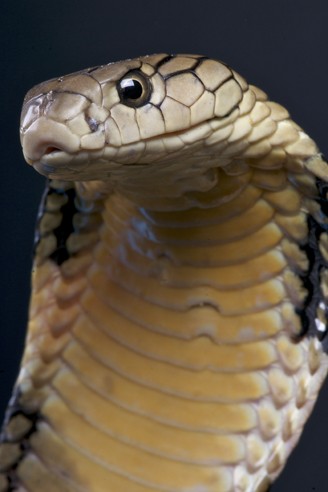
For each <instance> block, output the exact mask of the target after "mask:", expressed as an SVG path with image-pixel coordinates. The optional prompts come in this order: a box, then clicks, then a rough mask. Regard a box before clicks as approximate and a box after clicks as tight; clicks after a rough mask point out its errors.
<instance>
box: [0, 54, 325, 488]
mask: <svg viewBox="0 0 328 492" xmlns="http://www.w3.org/2000/svg"><path fill="white" fill-rule="evenodd" d="M72 93H74V94H72ZM21 133H22V143H23V150H24V152H25V156H26V159H27V160H28V162H29V163H30V164H32V165H33V166H34V167H35V168H36V169H37V170H38V171H40V172H41V173H43V174H45V175H47V176H48V177H49V178H50V181H49V183H48V187H47V191H46V193H45V196H44V199H43V202H42V204H41V207H40V213H39V220H38V230H37V233H36V248H35V264H34V268H33V278H32V296H31V303H30V320H29V326H28V333H27V339H26V348H25V352H24V357H23V360H22V365H21V372H20V374H19V377H18V380H17V383H16V388H15V392H14V396H13V398H12V400H11V402H10V404H9V406H8V411H7V414H6V418H5V422H4V425H3V431H2V434H1V444H0V492H8V491H13V490H20V491H21V492H23V491H31V492H38V491H44V490H45V489H47V490H49V491H51V492H59V491H61V492H62V491H64V492H65V491H67V492H75V491H81V492H101V491H106V492H107V491H113V492H114V491H115V492H120V491H122V492H123V491H124V492H125V491H127V490H128V491H131V492H146V491H149V492H155V491H158V490H161V491H166V492H189V491H199V492H200V491H202V492H253V491H254V492H264V491H267V490H268V488H269V487H270V484H271V483H272V481H273V480H274V479H275V478H276V477H277V476H278V474H279V473H280V471H281V470H282V468H283V467H284V465H285V463H286V460H287V458H288V456H289V454H290V452H291V451H292V449H293V447H294V446H295V445H296V443H297V441H298V438H299V436H300V433H301V431H302V428H303V425H304V423H305V421H306V419H307V418H308V416H309V414H310V412H311V409H312V406H313V404H314V401H315V398H316V395H317V393H318V391H319V388H320V386H321V384H322V381H323V379H324V377H325V375H326V371H327V355H326V354H325V352H324V349H325V347H326V343H327V342H326V337H325V334H326V298H327V295H328V294H327V293H328V287H327V257H328V254H327V244H328V240H327V233H326V228H327V205H326V193H327V185H326V184H325V182H326V181H327V170H326V163H325V162H324V161H323V160H322V158H321V157H320V155H319V154H318V151H317V149H316V147H315V145H314V143H313V142H312V141H311V139H309V137H307V136H306V135H305V134H304V133H303V132H302V130H301V129H300V128H299V127H298V126H297V125H296V124H295V123H293V122H292V121H291V120H290V119H289V115H288V112H287V111H286V110H285V109H284V108H282V107H281V106H279V105H278V104H276V103H272V102H270V101H267V98H266V95H265V94H264V93H263V92H262V91H260V90H259V89H257V88H255V87H253V86H248V85H247V83H246V82H245V81H244V79H242V78H241V77H240V76H239V75H238V74H236V73H235V72H234V71H233V70H231V69H230V68H229V67H227V66H226V65H225V64H222V63H220V62H218V61H215V60H209V59H207V58H205V57H200V56H196V55H182V56H171V55H164V54H163V55H153V56H150V57H143V58H140V59H136V60H128V61H126V62H119V63H116V64H110V65H108V66H106V65H105V66H101V67H96V68H94V69H89V70H87V71H84V72H80V73H79V74H73V75H70V76H67V77H63V78H60V79H56V80H53V81H49V82H46V83H45V84H43V85H40V86H37V87H36V88H34V89H33V90H32V91H30V93H29V94H28V95H27V96H26V99H25V104H24V108H23V113H22V128H21Z"/></svg>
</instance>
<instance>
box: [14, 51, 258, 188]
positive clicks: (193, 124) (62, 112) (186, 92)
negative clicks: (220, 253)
mask: <svg viewBox="0 0 328 492" xmlns="http://www.w3.org/2000/svg"><path fill="white" fill-rule="evenodd" d="M247 89H248V86H247V84H246V83H245V81H244V80H243V79H242V78H241V77H240V76H238V75H237V74H236V73H235V72H234V71H233V70H231V69H230V68H229V67H228V66H226V65H225V64H223V63H222V62H219V61H216V60H210V59H208V58H206V57H203V56H198V55H179V56H173V55H166V54H160V55H152V56H145V57H141V58H137V59H133V60H127V61H122V62H117V63H111V64H108V65H104V66H99V67H95V68H91V69H87V70H83V71H81V72H78V73H75V74H71V75H68V76H65V77H60V78H57V79H53V80H50V81H47V82H44V83H42V84H39V85H37V86H36V87H34V88H33V89H32V90H31V91H29V92H28V93H27V95H26V97H25V100H24V105H23V110H22V118H21V130H20V133H21V142H22V146H23V152H24V156H25V159H26V161H27V162H28V163H29V164H31V165H33V166H34V167H35V168H36V169H37V170H38V171H39V172H40V173H42V174H44V175H47V176H50V177H56V178H59V177H60V178H63V179H74V180H89V179H102V180H105V179H106V178H108V177H111V176H113V175H115V172H121V171H122V167H123V168H125V167H126V166H127V165H129V166H131V165H137V166H139V167H144V166H145V165H148V167H149V164H150V163H151V164H153V163H157V167H158V166H159V165H160V164H161V163H164V164H165V165H166V166H167V165H168V163H169V162H173V161H177V160H181V156H184V160H185V161H188V156H191V155H192V156H193V161H195V160H197V158H196V156H197V155H199V156H200V157H199V158H198V160H199V161H201V162H203V161H204V154H208V155H210V154H213V149H212V147H213V142H211V141H210V140H209V139H210V138H211V137H212V136H213V134H214V133H215V132H216V130H218V128H222V127H225V126H226V125H227V124H228V122H229V121H233V120H235V119H236V118H237V117H238V114H239V113H238V107H239V105H240V102H241V101H242V99H243V94H244V92H245V91H247ZM253 103H254V101H253ZM226 135H227V132H225V134H224V132H223V134H222V138H219V137H218V138H217V139H216V142H219V141H220V140H225V139H226ZM216 142H215V143H216ZM197 153H198V154H197ZM189 164H190V163H189Z"/></svg>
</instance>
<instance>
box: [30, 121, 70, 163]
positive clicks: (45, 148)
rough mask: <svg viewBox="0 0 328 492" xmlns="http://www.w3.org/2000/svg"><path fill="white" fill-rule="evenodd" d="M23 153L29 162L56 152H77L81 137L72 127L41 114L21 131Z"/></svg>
mask: <svg viewBox="0 0 328 492" xmlns="http://www.w3.org/2000/svg"><path fill="white" fill-rule="evenodd" d="M21 142H22V147H23V153H24V157H25V159H26V161H27V162H28V163H29V164H34V163H35V162H38V161H40V160H41V159H42V158H44V157H47V156H49V155H50V154H54V153H56V152H66V153H68V154H72V153H75V152H77V151H78V150H79V145H80V139H79V138H78V137H77V135H74V134H73V133H72V132H71V131H70V129H69V128H68V127H67V126H66V125H64V124H62V123H59V122H57V121H54V120H50V119H47V118H46V117H44V116H41V117H40V118H38V119H37V120H36V121H34V122H33V123H32V124H31V125H30V126H29V127H28V129H27V130H26V131H24V129H22V131H21Z"/></svg>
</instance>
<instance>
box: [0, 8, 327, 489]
mask: <svg viewBox="0 0 328 492" xmlns="http://www.w3.org/2000/svg"><path fill="white" fill-rule="evenodd" d="M327 13H328V3H327V0H317V1H316V0H313V1H300V0H298V1H296V0H275V1H265V0H255V1H242V0H240V1H237V0H231V1H227V0H225V1H219V0H217V1H215V0H213V1H210V0H202V1H197V0H195V1H186V0H181V1H179V0H176V1H174V2H171V1H170V0H167V1H165V0H162V1H160V2H157V1H155V0H153V1H147V0H135V1H131V0H125V1H121V2H117V1H116V2H114V1H110V0H107V1H101V0H93V1H92V0H66V1H62V0H57V1H53V2H47V1H41V0H34V1H33V0H29V1H27V0H20V1H8V0H5V1H4V0H2V1H1V6H0V46H1V55H0V56H1V65H0V66H1V74H0V83H1V91H0V107H1V119H0V122H1V123H0V124H1V131H0V146H1V149H0V159H1V166H0V173H1V176H0V198H1V206H0V214H1V219H0V220H1V241H0V247H1V254H0V258H1V293H0V309H1V313H0V314H1V318H0V319H1V328H0V330H1V331H0V414H2V413H3V410H4V408H5V404H6V402H7V400H8V398H9V396H10V392H11V388H12V385H13V383H14V379H15V377H16V374H17V368H18V364H19V360H20V357H21V353H22V348H23V341H24V334H25V326H26V313H27V303H28V297H29V275H30V273H29V272H30V266H31V244H32V238H33V228H34V222H35V216H36V211H37V206H38V202H39V199H40V195H41V193H42V189H43V186H44V179H43V178H42V177H40V176H38V175H37V174H36V173H35V172H34V171H33V170H32V169H29V168H28V166H27V165H26V164H25V163H24V160H23V158H22V154H21V150H20V144H19V139H18V125H19V113H20V107H21V103H22V99H23V96H24V93H25V92H26V91H27V90H28V89H29V88H30V87H31V86H33V85H34V84H36V83H38V82H41V81H43V80H46V79H48V78H51V77H55V76H59V75H63V74H66V73H69V72H73V71H76V70H79V69H82V68H85V67H87V66H94V65H97V64H102V63H107V62H109V61H115V60H119V59H124V58H128V57H134V56H137V55H141V54H148V53H154V52H162V51H164V52H169V53H171V52H172V53H177V52H185V53H186V52H190V53H202V54H204V55H207V56H211V57H214V58H219V59H222V60H224V61H226V62H228V63H229V64H230V65H231V66H232V67H233V68H235V69H236V70H237V71H239V72H240V73H241V74H243V75H244V76H245V77H246V78H247V80H248V81H249V82H252V83H254V84H256V85H258V86H260V87H261V88H262V89H264V90H265V91H266V92H268V93H269V95H270V97H271V98H272V99H273V100H276V101H279V102H280V103H282V104H283V105H285V106H287V108H288V109H289V110H290V112H291V114H292V116H293V118H294V119H295V120H296V121H297V122H298V123H299V124H300V125H301V126H302V127H304V128H305V130H306V131H307V132H308V133H309V134H310V135H311V136H312V137H313V138H314V139H315V140H316V142H317V143H318V144H319V147H320V149H321V150H322V151H323V152H324V153H326V154H327V153H328V152H327V150H328V149H327V147H328V143H327V123H326V120H327V109H328V108H327V106H328V94H327V88H328V68H327V62H328V57H327V54H328V53H327V52H328V29H327ZM327 415H328V388H327V385H326V386H325V388H324V389H323V390H322V392H321V396H320V398H319V402H318V404H317V406H316V408H315V411H314V413H313V415H312V418H311V420H310V422H309V423H308V425H307V427H306V430H305V432H304V434H303V437H302V439H301V442H300V444H299V446H298V447H297V449H296V451H295V452H294V453H293V455H292V457H291V458H290V460H289V464H288V467H287V468H286V470H285V471H284V473H283V474H282V476H281V478H280V479H279V480H278V481H277V482H276V484H275V485H274V486H273V492H286V491H297V492H311V491H317V492H326V491H327V490H328V480H327V472H326V468H327V465H326V461H327V460H326V456H327V453H328V439H327V436H328V418H327ZM127 492H128V491H127Z"/></svg>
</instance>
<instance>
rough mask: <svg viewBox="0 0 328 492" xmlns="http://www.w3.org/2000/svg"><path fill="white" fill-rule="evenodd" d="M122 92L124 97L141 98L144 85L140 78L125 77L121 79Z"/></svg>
mask: <svg viewBox="0 0 328 492" xmlns="http://www.w3.org/2000/svg"><path fill="white" fill-rule="evenodd" d="M120 85H121V87H120V93H121V97H122V99H139V97H141V96H142V92H143V89H142V85H141V84H140V82H139V81H138V80H135V79H125V80H122V81H121V84H120Z"/></svg>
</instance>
